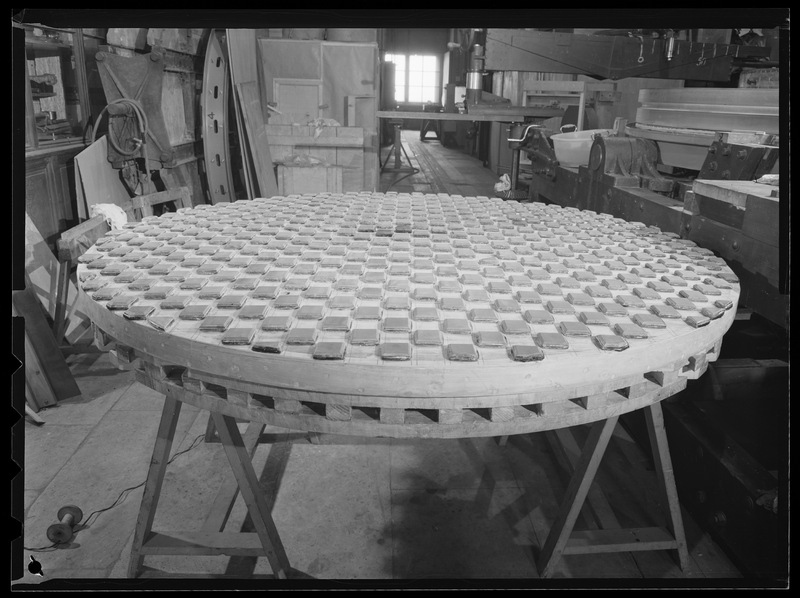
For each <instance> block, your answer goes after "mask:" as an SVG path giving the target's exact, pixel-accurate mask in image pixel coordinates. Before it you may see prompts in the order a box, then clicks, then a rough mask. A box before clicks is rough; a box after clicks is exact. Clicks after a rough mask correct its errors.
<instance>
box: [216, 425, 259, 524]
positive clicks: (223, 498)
mask: <svg viewBox="0 0 800 598" xmlns="http://www.w3.org/2000/svg"><path fill="white" fill-rule="evenodd" d="M208 418H209V420H208V421H209V427H210V428H212V431H213V425H212V423H213V421H214V418H213V416H212V415H211V413H209V414H208ZM263 430H264V424H262V423H259V422H250V424H249V425H248V426H247V431H246V432H245V433H244V437H243V439H242V441H243V442H244V447H245V450H246V451H247V454H248V456H249V457H250V460H251V461H252V459H253V453H255V451H256V447H257V446H258V439H259V437H260V436H261V432H262V431H263ZM238 494H239V485H238V484H237V483H236V478H235V477H234V476H233V473H232V472H229V473H227V474H226V476H225V481H224V482H223V484H222V487H221V488H220V489H219V492H218V493H217V497H216V498H215V499H214V504H213V505H212V507H211V511H210V512H209V514H208V517H207V518H206V521H205V523H204V524H203V531H206V532H221V531H222V530H223V529H224V528H225V523H227V521H228V517H229V516H230V514H231V510H232V509H233V503H234V501H235V500H236V497H237V496H238Z"/></svg>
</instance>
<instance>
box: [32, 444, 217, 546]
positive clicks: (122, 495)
mask: <svg viewBox="0 0 800 598" xmlns="http://www.w3.org/2000/svg"><path fill="white" fill-rule="evenodd" d="M204 437H205V434H200V435H199V436H198V437H197V438H195V439H194V440H193V441H192V444H190V445H189V446H188V447H187V448H185V449H183V450H182V451H179V452H177V453H175V454H174V455H172V457H170V459H169V461H167V465H169V464H170V463H172V462H173V461H174V460H175V459H176V458H178V457H180V456H181V455H183V454H184V453H188V452H189V451H191V450H192V449H194V448H195V447H197V446H198V445H199V444H200V441H201V440H202V439H203V438H204ZM144 484H145V482H140V483H138V484H136V485H135V486H131V487H130V488H125V490H123V491H122V492H120V493H119V496H117V499H116V500H115V501H114V502H113V503H111V504H110V505H109V506H107V507H104V508H102V509H98V510H96V511H92V512H91V513H89V516H88V517H86V520H85V523H81V524H80V529H79V530H77V531H76V533H77V532H78V531H82V530H83V529H85V528H87V527H89V520H90V519H91V518H92V517H94V516H95V515H100V514H101V513H105V512H106V511H110V510H111V509H113V508H114V507H116V506H117V505H118V504H119V503H120V502H122V501H123V500H124V497H125V496H126V495H127V493H128V492H131V491H132V490H136V489H137V488H139V487H140V486H144ZM60 544H61V542H53V543H52V544H51V545H50V546H41V547H39V548H28V547H27V546H23V547H22V548H23V549H25V550H27V551H30V552H50V551H52V550H56V549H57V548H58V546H59V545H60Z"/></svg>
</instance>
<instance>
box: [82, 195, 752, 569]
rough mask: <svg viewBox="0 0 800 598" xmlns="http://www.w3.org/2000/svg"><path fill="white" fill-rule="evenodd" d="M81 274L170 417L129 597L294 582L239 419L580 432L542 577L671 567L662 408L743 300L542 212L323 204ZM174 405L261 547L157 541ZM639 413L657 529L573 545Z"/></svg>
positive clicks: (253, 213)
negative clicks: (661, 519) (230, 582)
mask: <svg viewBox="0 0 800 598" xmlns="http://www.w3.org/2000/svg"><path fill="white" fill-rule="evenodd" d="M82 259H83V263H81V264H80V266H79V268H78V277H79V280H80V285H81V288H82V292H84V293H86V294H87V295H88V297H87V299H88V300H87V301H86V304H87V305H86V312H87V314H88V315H89V317H90V318H91V319H92V321H93V323H94V324H95V326H96V328H97V339H98V342H100V343H103V344H106V343H109V342H114V343H116V351H117V355H118V357H119V359H120V360H121V361H126V362H129V363H131V364H132V365H134V366H135V367H136V368H137V379H138V380H140V381H141V382H143V383H145V384H146V385H148V386H150V387H152V388H154V389H156V390H158V391H159V392H161V393H163V394H164V395H165V397H166V399H165V403H164V411H163V415H162V420H161V425H160V428H159V432H158V439H157V442H156V446H155V449H154V454H153V459H152V461H151V466H150V471H149V474H148V479H147V482H146V485H145V491H144V496H143V499H142V508H141V512H140V517H139V521H138V523H137V528H136V532H135V535H134V543H133V548H132V553H131V563H130V568H129V575H130V576H131V577H135V576H137V575H138V574H139V573H140V571H141V566H142V560H143V558H144V557H145V556H146V555H148V554H226V555H243V554H246V555H258V556H267V558H268V559H269V562H270V564H271V566H272V569H273V571H274V573H275V575H276V577H285V576H290V575H291V574H292V572H291V568H290V566H289V563H288V559H287V557H286V554H285V552H284V550H283V548H282V545H281V542H280V537H279V534H278V531H277V529H276V528H275V526H274V524H273V522H272V518H271V515H270V513H269V511H268V509H267V508H266V502H265V499H264V497H263V496H262V494H261V491H260V490H259V486H258V480H257V478H256V476H255V473H254V471H253V468H252V464H251V462H250V456H249V451H248V448H247V447H246V445H245V443H244V441H243V440H242V437H241V435H240V433H239V430H238V428H237V426H236V419H241V420H246V421H250V422H254V423H256V424H270V425H275V426H280V427H283V428H287V429H292V430H304V431H313V432H323V433H337V434H349V435H363V436H372V437H376V436H377V437H396V438H399V437H416V438H419V437H437V438H462V437H474V436H497V437H502V436H505V435H509V434H520V433H531V432H539V431H545V430H556V429H562V428H566V427H570V426H575V425H579V424H587V423H591V424H592V431H591V433H590V436H589V439H588V440H587V442H586V444H585V446H584V448H583V452H582V454H581V457H580V459H579V460H578V461H577V463H575V470H574V475H573V478H572V482H571V483H570V485H569V487H568V489H567V495H566V497H565V499H564V502H563V505H564V506H563V507H562V511H561V513H560V514H559V516H558V518H557V520H556V521H555V522H554V523H553V527H552V529H551V532H550V534H549V536H548V538H547V541H546V542H545V545H544V547H543V549H542V553H541V555H540V558H539V568H540V571H541V574H542V575H543V576H547V575H549V574H550V573H551V571H552V568H553V566H554V564H555V563H556V562H557V561H558V559H559V558H560V557H561V556H562V555H565V554H578V553H597V552H613V551H631V550H657V549H668V550H673V551H675V552H676V553H677V555H678V558H679V561H680V562H681V563H683V562H684V561H685V559H686V555H687V552H686V543H685V538H684V535H683V527H682V522H681V517H680V508H679V505H678V503H677V495H676V492H675V486H674V480H673V477H672V471H671V465H670V458H669V450H668V447H667V443H666V437H665V435H664V430H663V423H662V419H661V410H660V406H659V403H660V401H661V400H663V399H664V398H666V397H669V396H671V395H672V394H674V393H676V392H678V391H680V390H681V389H683V388H684V387H685V385H686V380H687V379H692V378H696V377H698V376H699V375H701V374H702V373H703V372H704V371H705V369H706V367H707V364H708V362H709V361H713V360H715V359H716V357H717V355H718V354H719V348H720V344H721V340H722V336H723V334H724V333H725V332H726V331H727V329H728V328H729V326H730V324H731V322H732V321H733V318H734V314H735V311H736V310H735V307H736V304H737V301H738V295H739V287H738V281H737V280H736V277H735V276H734V275H733V274H732V272H731V271H730V270H729V268H728V267H727V265H726V264H725V262H724V261H722V260H721V259H719V258H716V257H714V256H713V255H712V254H711V252H709V251H707V250H704V249H701V248H699V247H697V246H696V245H695V244H694V243H693V242H691V241H686V240H681V239H679V238H677V235H674V234H669V233H662V232H661V231H659V230H658V229H655V228H652V227H645V226H644V225H641V224H638V223H635V222H626V221H623V220H621V219H618V218H613V217H611V216H609V215H605V214H596V213H594V212H588V211H579V210H576V209H563V208H560V207H558V206H554V205H549V206H548V205H544V204H522V203H516V202H503V201H501V200H499V199H497V198H487V197H460V196H451V195H444V194H439V195H434V194H430V195H423V194H397V193H387V194H382V193H359V194H355V193H352V194H334V193H330V194H318V195H303V196H300V195H298V196H290V197H273V198H260V199H256V200H252V201H238V202H235V203H230V204H215V205H202V206H197V207H196V208H194V209H189V210H179V211H178V212H177V213H171V214H165V215H164V216H161V217H159V218H147V219H145V220H143V221H142V222H141V223H131V224H129V225H127V226H126V227H125V228H124V229H121V230H117V231H112V232H111V233H109V235H108V236H107V237H105V238H103V239H101V240H100V241H99V242H98V244H97V245H95V246H94V247H93V248H92V249H90V250H89V251H88V252H87V253H86V254H85V256H84V257H83V258H82ZM184 402H185V403H189V404H191V405H195V406H197V407H200V408H202V409H206V410H208V411H209V412H211V414H212V418H213V421H214V423H215V425H216V428H217V430H218V431H219V434H220V437H221V440H222V443H223V446H224V447H225V450H226V452H227V455H228V458H229V461H230V464H231V467H232V469H233V471H234V473H235V476H236V479H237V482H238V488H239V490H240V491H241V493H242V495H243V497H244V499H245V501H246V503H247V506H248V509H249V513H250V515H251V517H252V519H253V522H254V525H255V529H256V532H255V533H252V534H230V533H223V532H220V531H219V530H220V529H222V527H220V526H217V528H218V529H217V531H215V532H213V533H212V532H209V531H203V532H165V533H159V532H153V530H152V522H153V517H154V513H155V509H156V506H157V502H158V496H159V492H160V486H161V482H162V480H163V476H164V470H165V467H166V461H167V458H166V457H167V456H168V454H169V450H170V447H171V444H172V438H173V435H174V431H175V426H176V422H177V418H178V415H179V413H180V406H181V404H182V403H184ZM638 409H644V410H645V413H646V415H647V418H648V424H649V429H650V433H651V443H652V447H653V454H654V459H655V464H656V469H657V472H658V474H659V480H660V484H661V488H662V490H663V498H664V502H663V504H664V506H665V509H666V515H667V521H668V524H667V527H666V528H657V527H654V528H637V529H633V530H619V529H610V530H601V531H599V532H598V531H593V532H573V526H574V524H575V521H576V519H577V516H578V513H579V511H580V509H581V506H582V505H583V501H584V499H585V498H586V496H587V493H588V490H589V486H590V485H591V483H592V480H593V478H594V474H595V472H596V471H597V467H598V465H599V463H600V460H601V459H602V456H603V454H604V451H605V447H606V444H607V442H608V440H609V438H610V435H611V433H612V431H613V429H614V426H615V425H616V422H617V419H618V418H619V416H620V415H621V414H624V413H627V412H630V411H634V410H638ZM250 442H251V441H250ZM222 524H223V525H224V518H223V521H222Z"/></svg>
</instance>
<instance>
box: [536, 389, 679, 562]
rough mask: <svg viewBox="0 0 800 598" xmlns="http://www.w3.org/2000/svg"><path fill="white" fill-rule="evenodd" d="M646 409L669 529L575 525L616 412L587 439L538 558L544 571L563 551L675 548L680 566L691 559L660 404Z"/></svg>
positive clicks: (609, 435) (599, 423)
mask: <svg viewBox="0 0 800 598" xmlns="http://www.w3.org/2000/svg"><path fill="white" fill-rule="evenodd" d="M645 414H646V418H647V427H648V433H649V435H650V443H651V447H652V450H653V459H654V461H655V467H656V477H657V479H658V484H659V489H660V491H661V492H660V495H661V496H662V497H663V499H664V503H665V504H664V507H665V511H666V513H665V514H666V516H667V530H664V529H662V528H658V527H652V528H636V529H629V530H619V529H608V530H592V531H587V532H577V533H575V534H573V527H574V525H575V522H576V520H577V518H578V515H579V514H580V512H581V509H582V508H583V504H584V501H585V500H586V497H587V495H588V493H589V490H590V488H591V485H592V482H593V481H594V477H595V474H596V473H597V469H598V467H599V465H600V462H601V461H602V459H603V455H604V454H605V451H606V448H607V447H608V442H609V440H610V439H611V435H612V433H613V432H614V427H615V426H616V425H617V420H618V419H619V418H618V417H611V418H609V419H607V420H605V421H599V422H596V423H595V424H593V425H592V428H591V431H590V432H589V437H588V438H587V440H586V444H585V445H584V447H583V450H582V452H581V455H580V457H579V458H578V460H577V462H576V463H575V470H574V473H573V475H572V478H571V479H570V482H569V485H568V486H567V491H566V496H565V497H564V501H563V503H562V507H561V510H560V512H559V514H558V516H557V517H556V520H555V522H554V523H553V526H552V528H551V529H550V532H549V534H548V536H547V539H546V540H545V543H544V547H543V549H542V553H541V555H540V557H539V564H538V568H539V575H540V576H541V577H550V576H551V575H552V574H553V571H554V568H555V566H556V564H557V563H558V561H559V559H560V558H561V556H563V555H566V554H592V553H604V552H630V551H639V550H675V551H676V552H677V557H678V563H679V565H680V567H681V568H682V569H683V568H685V567H686V565H687V564H688V559H689V555H688V550H687V546H686V538H685V535H684V530H683V520H682V518H681V513H680V504H679V503H678V494H677V490H676V488H675V478H674V475H673V472H672V463H671V459H670V456H669V447H668V445H667V437H666V433H665V430H664V419H663V415H662V412H661V405H660V404H659V403H654V404H653V405H651V406H649V407H646V408H645Z"/></svg>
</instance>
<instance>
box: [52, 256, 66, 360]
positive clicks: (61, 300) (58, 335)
mask: <svg viewBox="0 0 800 598" xmlns="http://www.w3.org/2000/svg"><path fill="white" fill-rule="evenodd" d="M69 274H70V263H69V262H68V261H59V262H58V281H57V282H56V292H55V298H54V300H53V302H54V303H55V306H56V310H55V314H54V316H53V336H54V337H55V339H56V344H58V345H59V346H60V345H61V341H62V340H63V339H64V329H65V328H66V323H67V313H66V312H67V309H66V307H67V301H68V299H69Z"/></svg>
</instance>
